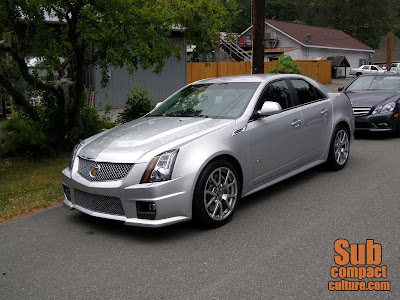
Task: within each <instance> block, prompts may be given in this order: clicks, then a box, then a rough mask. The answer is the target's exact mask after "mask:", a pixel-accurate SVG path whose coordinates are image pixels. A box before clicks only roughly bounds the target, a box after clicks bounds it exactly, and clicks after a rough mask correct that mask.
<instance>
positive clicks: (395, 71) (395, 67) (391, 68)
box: [390, 62, 400, 73]
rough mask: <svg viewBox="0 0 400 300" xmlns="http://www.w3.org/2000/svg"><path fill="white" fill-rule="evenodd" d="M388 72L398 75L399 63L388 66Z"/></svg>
mask: <svg viewBox="0 0 400 300" xmlns="http://www.w3.org/2000/svg"><path fill="white" fill-rule="evenodd" d="M390 72H394V73H400V63H399V62H393V63H392V64H391V65H390Z"/></svg>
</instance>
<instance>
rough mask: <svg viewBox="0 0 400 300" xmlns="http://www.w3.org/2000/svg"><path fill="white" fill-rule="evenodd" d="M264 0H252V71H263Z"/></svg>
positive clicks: (259, 72)
mask: <svg viewBox="0 0 400 300" xmlns="http://www.w3.org/2000/svg"><path fill="white" fill-rule="evenodd" d="M264 27H265V0H253V51H252V53H253V57H252V73H253V74H263V73H264Z"/></svg>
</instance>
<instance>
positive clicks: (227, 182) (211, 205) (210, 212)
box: [192, 160, 241, 228]
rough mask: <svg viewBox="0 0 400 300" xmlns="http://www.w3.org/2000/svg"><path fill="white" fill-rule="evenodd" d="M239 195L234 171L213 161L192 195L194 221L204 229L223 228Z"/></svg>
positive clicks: (200, 177) (231, 166) (223, 164)
mask: <svg viewBox="0 0 400 300" xmlns="http://www.w3.org/2000/svg"><path fill="white" fill-rule="evenodd" d="M240 195H241V184H240V181H239V176H238V173H237V171H236V170H235V167H234V166H233V165H232V164H230V163H229V162H226V161H222V160H216V161H212V162H211V163H209V164H208V165H207V166H206V167H205V168H204V170H203V171H202V172H201V174H200V176H199V179H198V180H197V183H196V187H195V191H194V195H193V205H192V209H193V211H192V212H193V221H194V223H195V224H197V225H200V226H201V227H205V228H216V227H219V226H222V225H224V224H226V223H227V222H228V221H229V220H230V219H231V218H232V216H233V214H234V212H235V210H236V207H237V205H238V202H239V198H240Z"/></svg>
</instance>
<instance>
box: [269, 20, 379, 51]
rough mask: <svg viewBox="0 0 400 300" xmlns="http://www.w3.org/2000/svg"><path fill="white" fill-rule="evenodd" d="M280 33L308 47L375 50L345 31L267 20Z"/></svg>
mask: <svg viewBox="0 0 400 300" xmlns="http://www.w3.org/2000/svg"><path fill="white" fill-rule="evenodd" d="M265 21H266V23H267V24H269V25H272V26H273V27H275V28H276V29H278V30H279V31H282V32H284V33H286V34H287V35H289V36H291V37H292V38H294V39H296V40H297V41H299V42H301V43H302V44H304V45H306V46H320V47H333V48H344V49H357V50H366V51H371V52H373V51H374V50H373V49H372V48H370V47H368V46H367V45H365V44H363V43H362V42H360V41H359V40H356V39H355V38H353V37H351V36H350V35H348V34H346V33H344V32H343V31H340V30H337V29H331V28H322V27H316V26H310V25H303V24H295V23H289V22H283V21H276V20H271V19H266V20H265Z"/></svg>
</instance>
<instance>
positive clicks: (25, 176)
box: [0, 153, 70, 222]
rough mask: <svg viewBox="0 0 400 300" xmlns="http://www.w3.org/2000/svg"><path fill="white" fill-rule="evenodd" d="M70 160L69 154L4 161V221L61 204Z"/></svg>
mask: <svg viewBox="0 0 400 300" xmlns="http://www.w3.org/2000/svg"><path fill="white" fill-rule="evenodd" d="M69 158H70V154H69V153H68V154H67V153H65V154H62V155H59V156H58V157H55V158H47V159H41V160H35V161H29V160H26V159H19V158H10V159H1V158H0V222H5V221H8V220H11V219H14V218H17V217H20V216H23V215H26V214H30V213H33V212H35V211H36V210H38V209H42V208H46V207H49V206H52V205H53V204H54V203H56V202H61V201H62V200H63V191H62V187H61V170H62V169H64V168H65V167H67V166H68V162H69Z"/></svg>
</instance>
